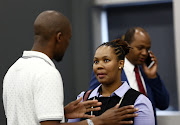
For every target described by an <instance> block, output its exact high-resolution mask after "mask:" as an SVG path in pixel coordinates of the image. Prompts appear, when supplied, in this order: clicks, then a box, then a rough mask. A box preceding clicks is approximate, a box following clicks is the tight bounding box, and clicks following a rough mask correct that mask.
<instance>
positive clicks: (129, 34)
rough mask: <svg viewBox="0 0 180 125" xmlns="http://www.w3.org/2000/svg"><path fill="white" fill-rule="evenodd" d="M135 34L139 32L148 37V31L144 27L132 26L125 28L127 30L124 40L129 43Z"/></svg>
mask: <svg viewBox="0 0 180 125" xmlns="http://www.w3.org/2000/svg"><path fill="white" fill-rule="evenodd" d="M136 34H140V35H143V34H144V35H146V36H147V37H148V38H150V37H149V34H148V32H147V31H146V30H145V29H143V28H141V27H133V28H130V29H128V30H127V32H126V33H125V38H124V40H125V41H127V42H128V43H129V44H131V43H132V42H133V41H134V36H135V35H136Z"/></svg>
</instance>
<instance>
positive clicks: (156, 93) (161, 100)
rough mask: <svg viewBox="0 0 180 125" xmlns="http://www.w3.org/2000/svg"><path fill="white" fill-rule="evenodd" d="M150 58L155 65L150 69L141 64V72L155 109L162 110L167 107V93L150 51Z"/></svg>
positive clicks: (155, 60) (154, 58)
mask: <svg viewBox="0 0 180 125" xmlns="http://www.w3.org/2000/svg"><path fill="white" fill-rule="evenodd" d="M150 56H151V60H152V61H154V62H155V63H154V64H153V66H152V67H151V68H147V66H146V65H145V64H143V71H144V73H145V75H146V77H147V78H148V80H147V83H148V85H149V87H150V88H151V90H152V95H151V96H153V98H154V99H153V100H154V101H155V102H154V103H155V106H156V108H159V109H161V110H164V109H166V108H168V106H169V93H168V91H167V89H166V87H165V85H164V83H163V82H162V80H161V79H160V76H159V75H158V73H157V58H156V57H155V55H154V54H153V53H152V51H150Z"/></svg>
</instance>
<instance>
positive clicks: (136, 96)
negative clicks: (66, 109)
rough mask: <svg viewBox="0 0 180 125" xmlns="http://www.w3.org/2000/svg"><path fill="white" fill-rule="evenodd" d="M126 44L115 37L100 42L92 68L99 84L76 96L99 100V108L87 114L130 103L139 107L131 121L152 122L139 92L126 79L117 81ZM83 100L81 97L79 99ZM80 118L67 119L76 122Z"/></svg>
mask: <svg viewBox="0 0 180 125" xmlns="http://www.w3.org/2000/svg"><path fill="white" fill-rule="evenodd" d="M129 49H130V47H129V46H128V44H127V43H126V42H125V41H122V40H120V39H116V40H113V41H110V42H107V43H103V44H102V45H100V46H99V47H98V48H97V50H96V53H95V55H94V64H93V70H94V73H95V75H96V78H97V80H98V81H99V82H100V83H101V84H100V85H99V86H98V87H96V88H95V89H94V90H91V92H90V93H88V94H87V92H82V93H81V94H80V95H79V96H78V98H79V97H83V99H84V100H86V99H87V100H92V99H97V100H98V101H100V102H102V106H101V110H100V111H96V112H89V113H88V114H91V115H96V116H99V115H101V114H102V113H103V112H105V111H106V110H107V109H109V108H111V107H113V106H115V105H116V104H117V103H119V104H120V107H122V106H125V105H134V106H135V107H136V108H138V109H139V110H138V111H137V112H136V113H137V114H138V116H137V117H135V118H134V119H127V120H133V121H134V122H133V123H134V125H154V124H155V120H154V113H153V108H152V104H151V102H150V101H149V99H148V98H147V97H146V96H144V95H143V94H141V93H139V92H137V91H135V90H133V89H131V88H130V86H129V85H128V83H127V82H126V81H121V72H122V68H123V65H124V57H125V55H126V54H127V53H128V52H129ZM82 101H83V100H82ZM79 120H81V119H71V120H69V122H76V121H79Z"/></svg>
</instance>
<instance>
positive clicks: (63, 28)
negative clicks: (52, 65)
mask: <svg viewBox="0 0 180 125" xmlns="http://www.w3.org/2000/svg"><path fill="white" fill-rule="evenodd" d="M34 34H35V37H34V45H33V48H32V50H33V51H39V52H42V53H45V54H46V55H47V56H49V58H51V59H55V60H56V61H61V60H62V58H63V56H64V53H65V51H66V49H67V47H68V45H69V40H70V38H71V25H70V22H69V20H68V19H67V17H65V16H64V15H63V14H61V13H60V12H57V11H54V10H48V11H44V12H42V13H40V14H39V15H38V17H37V18H36V20H35V22H34Z"/></svg>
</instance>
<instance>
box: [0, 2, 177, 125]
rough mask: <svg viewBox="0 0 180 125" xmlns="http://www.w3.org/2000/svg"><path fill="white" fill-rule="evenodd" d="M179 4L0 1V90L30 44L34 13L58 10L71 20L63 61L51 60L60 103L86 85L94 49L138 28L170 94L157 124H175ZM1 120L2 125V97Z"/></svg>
mask: <svg viewBox="0 0 180 125" xmlns="http://www.w3.org/2000/svg"><path fill="white" fill-rule="evenodd" d="M179 6H180V1H179V0H38V1H37V0H31V1H24V0H16V1H11V0H0V15H1V18H0V40H1V41H0V42H1V46H0V81H1V84H0V94H1V95H2V86H3V77H4V75H5V73H6V72H7V70H8V68H9V67H10V66H11V65H12V64H13V63H14V62H15V61H16V60H17V59H18V58H19V57H20V56H21V55H22V52H23V51H24V50H30V49H31V47H32V44H33V23H34V20H35V18H36V17H37V15H38V14H39V13H41V12H42V11H44V10H57V11H60V12H62V13H63V14H64V15H65V16H67V17H68V18H69V20H70V22H71V24H72V39H71V41H70V46H69V48H68V50H67V51H66V54H65V56H64V58H63V61H62V62H60V63H56V62H55V64H56V67H57V68H58V70H59V71H60V73H61V75H62V78H63V82H64V94H65V102H64V103H65V105H66V104H67V103H69V102H70V101H73V100H75V99H76V96H77V95H78V94H79V93H80V92H81V91H83V90H87V89H88V86H89V81H90V78H91V73H92V64H93V54H94V52H95V49H96V47H97V46H98V45H100V44H101V43H102V42H107V41H109V40H112V39H115V38H117V37H121V36H122V35H123V34H124V33H125V32H126V30H127V29H128V28H130V27H134V26H140V27H143V28H144V29H145V30H147V32H148V33H149V35H150V37H151V40H152V48H151V50H152V51H153V53H154V54H155V55H156V57H157V59H158V72H159V74H160V76H161V78H162V79H163V81H164V83H165V84H166V87H167V89H168V91H169V93H170V106H169V108H168V109H167V110H165V111H158V112H157V115H158V123H159V124H158V125H179V123H180V119H179V118H180V112H179V110H180V79H179V78H178V76H180V66H179V65H178V64H180V49H178V47H180V35H179V34H180V23H179V22H180V14H178V12H179V11H180V9H179V8H178V7H179ZM1 97H2V96H1ZM0 124H1V125H6V118H5V115H4V108H3V102H2V98H1V101H0Z"/></svg>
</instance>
